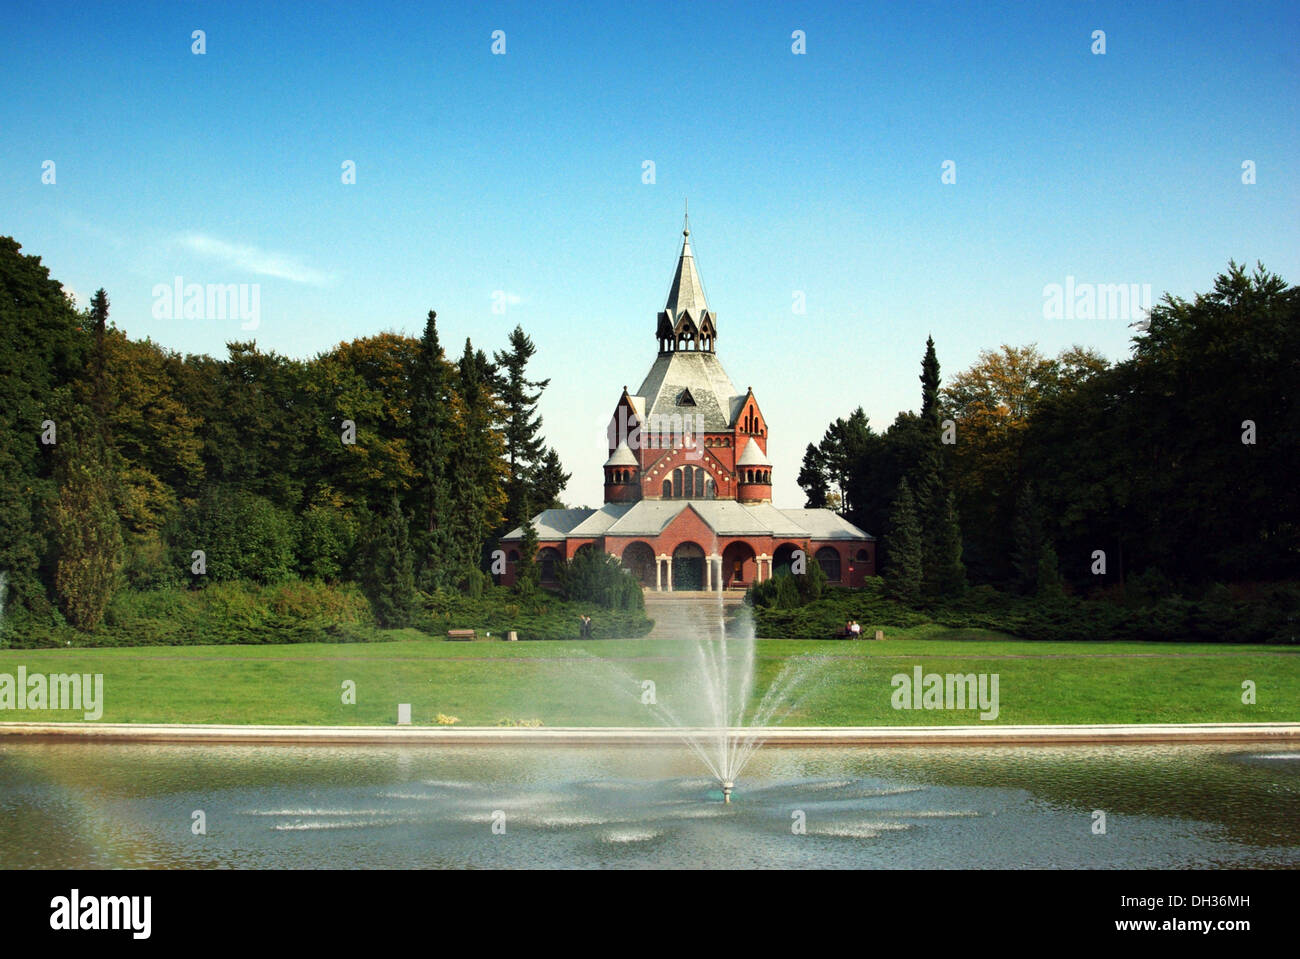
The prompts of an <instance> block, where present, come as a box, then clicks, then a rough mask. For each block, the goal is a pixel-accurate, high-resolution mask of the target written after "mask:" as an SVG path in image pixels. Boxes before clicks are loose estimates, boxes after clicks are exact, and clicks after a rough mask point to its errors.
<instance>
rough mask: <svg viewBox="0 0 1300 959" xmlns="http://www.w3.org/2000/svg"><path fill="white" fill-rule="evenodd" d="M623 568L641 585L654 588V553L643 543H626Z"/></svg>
mask: <svg viewBox="0 0 1300 959" xmlns="http://www.w3.org/2000/svg"><path fill="white" fill-rule="evenodd" d="M623 568H624V569H626V570H628V571H630V572H631V573H632V575H633V576H635V577H636V578H637V579H638V580H640V581H641V585H642V586H648V587H649V588H650V589H654V588H655V553H654V550H652V549H651V548H650V547H649V546H648V545H646V544H645V543H640V542H637V543H628V545H627V548H626V549H624V550H623Z"/></svg>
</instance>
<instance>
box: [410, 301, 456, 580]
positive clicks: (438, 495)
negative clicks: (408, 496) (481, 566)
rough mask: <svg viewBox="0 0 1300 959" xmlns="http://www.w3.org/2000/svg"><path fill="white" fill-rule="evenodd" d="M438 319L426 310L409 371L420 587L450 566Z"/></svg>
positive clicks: (446, 401) (448, 467) (447, 576)
mask: <svg viewBox="0 0 1300 959" xmlns="http://www.w3.org/2000/svg"><path fill="white" fill-rule="evenodd" d="M437 320H438V314H437V313H435V312H434V311H433V310H430V311H429V315H428V318H427V319H426V321H425V325H424V335H423V336H421V338H420V345H419V348H418V349H417V350H416V353H415V357H414V360H413V369H412V370H411V427H410V444H409V446H410V451H411V464H412V466H413V467H414V470H415V480H414V484H413V486H414V489H413V497H412V500H413V503H414V505H415V516H416V529H417V531H418V532H417V535H416V550H417V552H418V554H419V557H420V564H419V570H418V571H417V575H418V577H419V579H420V582H421V584H422V585H424V586H426V587H429V588H436V587H439V586H445V585H447V584H448V583H449V582H450V581H451V578H452V575H453V574H452V568H453V566H454V556H453V552H454V541H453V533H452V530H453V525H454V524H453V514H452V458H451V451H452V440H453V436H452V395H451V383H450V377H449V376H448V372H447V366H446V362H445V361H444V358H443V351H442V346H441V344H440V343H439V342H438V325H437Z"/></svg>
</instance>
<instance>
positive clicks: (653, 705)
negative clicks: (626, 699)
mask: <svg viewBox="0 0 1300 959" xmlns="http://www.w3.org/2000/svg"><path fill="white" fill-rule="evenodd" d="M716 597H717V608H718V614H719V616H718V618H719V622H720V627H719V631H718V635H716V636H711V635H708V632H707V631H706V630H699V631H697V632H696V635H695V637H694V638H692V639H687V640H683V643H686V644H689V657H690V659H691V670H690V675H689V678H688V679H687V681H686V682H685V683H684V684H683V686H682V687H681V688H680V694H679V695H675V696H673V697H671V699H672V701H673V704H674V705H673V706H671V707H670V706H669V705H667V704H664V703H660V702H657V701H655V702H650V703H646V705H648V706H649V707H650V710H651V713H652V715H654V717H655V718H656V719H657V720H658V721H659V722H660V723H661V724H662V725H663V726H665V727H666V728H667V729H669V730H670V731H672V732H674V733H675V734H676V735H677V736H678V737H679V738H680V739H681V740H682V741H683V742H685V744H686V745H687V746H688V747H689V748H690V750H691V752H692V753H693V754H694V755H695V756H696V757H697V758H698V759H699V760H700V761H701V762H702V763H703V765H704V767H705V769H706V770H707V771H708V773H709V777H710V778H711V779H712V780H713V782H714V783H716V784H717V787H718V788H719V789H720V790H721V794H722V802H723V803H724V804H729V803H730V802H731V799H732V795H733V793H734V791H735V788H736V781H737V780H738V779H739V778H740V774H741V772H742V771H743V770H744V768H745V765H746V764H747V763H748V762H749V760H750V759H751V758H752V756H753V755H754V752H755V751H756V750H757V749H758V748H759V747H760V746H761V745H762V744H763V742H764V741H765V740H766V738H767V730H768V729H770V728H771V727H772V726H774V725H777V724H778V723H779V722H780V721H781V720H782V719H783V718H784V717H785V716H786V715H788V714H789V713H790V711H791V710H792V709H794V707H795V706H796V705H798V696H797V694H798V693H799V692H800V691H801V689H802V688H803V687H804V686H805V684H806V683H807V681H808V680H809V679H810V678H811V677H813V676H814V675H816V673H817V672H818V669H819V668H820V667H821V666H822V665H824V657H818V656H794V657H791V658H790V659H788V660H786V662H785V664H784V665H783V666H782V668H781V671H780V672H779V673H778V674H777V676H776V677H775V679H774V680H773V681H772V683H771V685H770V686H768V688H767V690H766V691H765V692H764V694H763V696H762V698H761V699H760V700H759V702H758V704H757V705H756V706H754V707H753V709H750V700H751V699H752V697H753V695H754V689H755V672H756V669H755V666H756V664H755V644H756V639H755V637H754V631H753V627H752V625H749V624H747V625H746V626H745V627H742V630H741V632H740V634H739V635H737V636H734V637H731V636H728V635H727V627H726V619H725V610H724V606H723V602H722V592H721V590H717V591H716ZM588 655H591V657H592V658H593V659H595V660H597V661H598V662H599V663H600V664H601V665H602V666H603V667H604V668H605V669H606V670H607V671H609V672H610V673H612V674H613V676H612V677H611V679H612V683H611V685H612V687H613V688H616V689H618V690H619V691H620V692H622V693H623V694H625V695H635V694H633V693H632V692H631V691H632V690H634V689H635V690H639V689H640V682H639V681H638V680H637V679H636V678H634V677H632V676H631V675H630V674H628V673H627V672H626V671H625V670H623V669H622V668H621V667H619V666H617V665H615V664H614V663H611V662H609V661H608V660H604V659H601V658H600V657H599V656H595V655H594V654H588Z"/></svg>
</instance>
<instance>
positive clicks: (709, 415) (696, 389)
mask: <svg viewBox="0 0 1300 959" xmlns="http://www.w3.org/2000/svg"><path fill="white" fill-rule="evenodd" d="M686 390H690V393H691V397H692V399H694V400H695V403H694V405H687V406H682V405H681V404H680V403H679V402H678V401H679V400H680V399H681V397H682V394H683V392H685V391H686ZM636 398H639V399H641V400H643V402H644V404H645V406H644V408H643V409H644V414H643V416H644V422H645V427H644V428H649V426H650V418H651V417H653V416H668V417H671V416H673V415H674V414H677V415H679V416H681V417H682V418H683V421H686V417H688V416H689V417H690V420H689V421H687V422H689V423H690V424H691V425H692V426H694V425H695V422H696V420H695V417H696V416H702V417H704V429H705V430H708V431H710V432H720V431H722V430H728V429H731V426H732V424H733V423H735V421H736V416H737V414H739V412H740V406H741V404H742V403H743V402H744V400H745V394H744V393H740V392H738V391H737V390H736V387H735V386H733V385H732V382H731V377H729V376H727V371H726V370H724V369H723V368H722V364H721V363H720V362H718V357H717V354H716V353H709V352H706V351H703V350H700V351H696V350H678V351H676V352H674V353H660V354H659V356H658V357H657V358H656V359H655V361H654V364H653V365H652V366H651V367H650V372H649V373H647V374H646V377H645V382H643V383H642V384H641V388H640V389H639V390H637V391H636ZM634 402H635V399H634ZM662 428H663V429H667V428H668V426H667V424H665V425H664V426H663V427H662Z"/></svg>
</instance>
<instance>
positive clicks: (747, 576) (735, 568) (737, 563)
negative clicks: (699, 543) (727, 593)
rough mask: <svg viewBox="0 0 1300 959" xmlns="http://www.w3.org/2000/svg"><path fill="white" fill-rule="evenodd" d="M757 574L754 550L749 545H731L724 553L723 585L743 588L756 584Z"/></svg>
mask: <svg viewBox="0 0 1300 959" xmlns="http://www.w3.org/2000/svg"><path fill="white" fill-rule="evenodd" d="M756 572H757V568H756V565H755V563H754V548H753V547H752V546H750V545H749V544H748V543H730V544H728V546H727V548H726V549H724V550H723V551H722V585H723V586H724V587H728V588H730V587H742V586H747V585H749V584H750V583H752V582H754V579H755V574H756Z"/></svg>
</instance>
